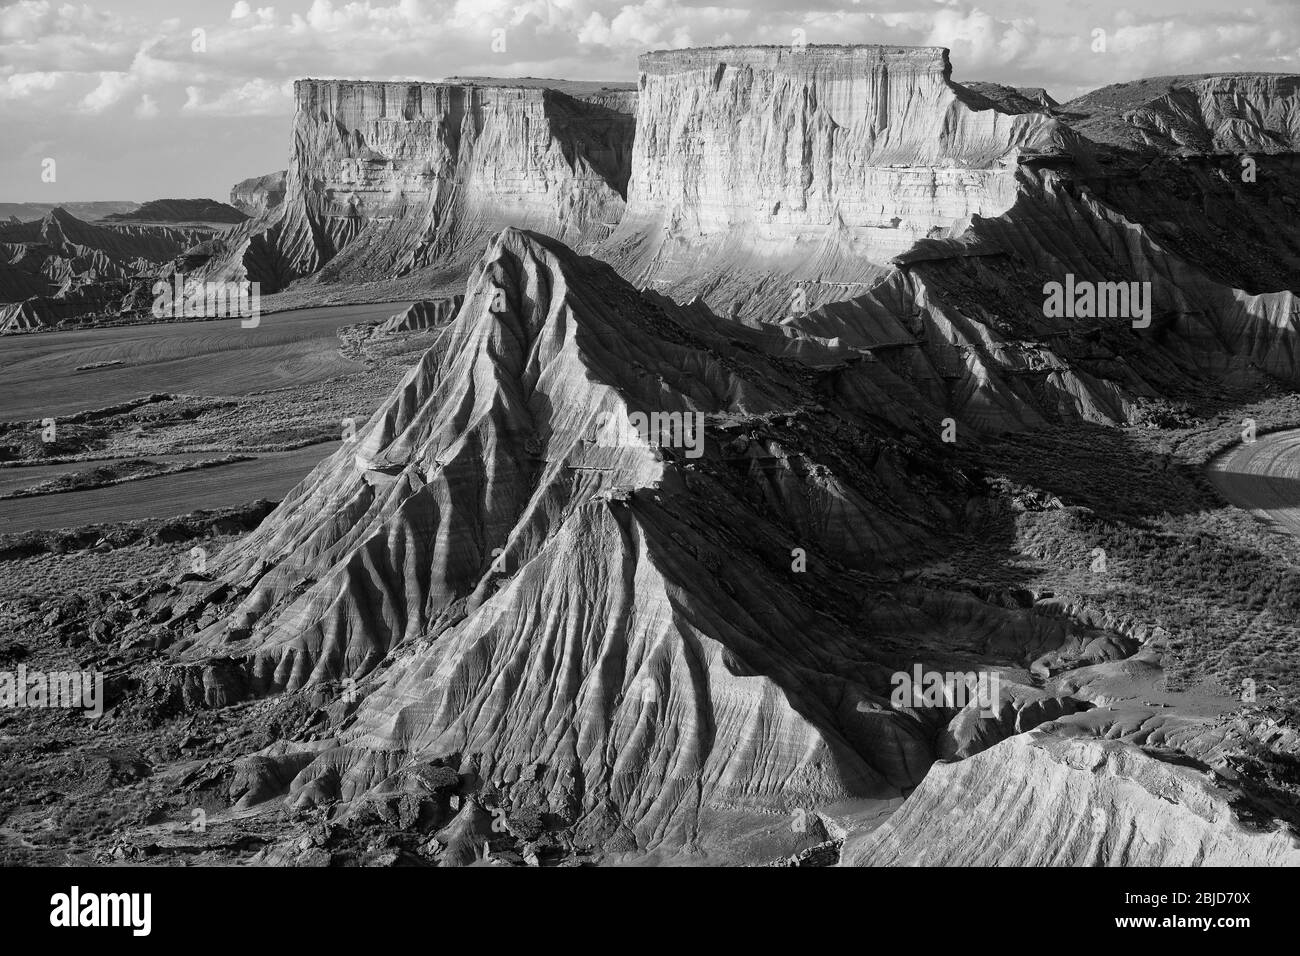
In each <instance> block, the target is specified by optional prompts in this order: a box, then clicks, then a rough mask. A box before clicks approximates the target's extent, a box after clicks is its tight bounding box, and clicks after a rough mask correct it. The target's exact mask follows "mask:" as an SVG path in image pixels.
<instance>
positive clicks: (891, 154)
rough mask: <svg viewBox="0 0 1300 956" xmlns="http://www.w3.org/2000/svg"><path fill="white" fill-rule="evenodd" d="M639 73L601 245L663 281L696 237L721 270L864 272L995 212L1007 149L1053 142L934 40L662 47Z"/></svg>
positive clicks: (1059, 143)
mask: <svg viewBox="0 0 1300 956" xmlns="http://www.w3.org/2000/svg"><path fill="white" fill-rule="evenodd" d="M640 69H641V77H640V93H639V97H638V108H637V136H636V144H635V148H634V155H633V161H632V167H633V173H632V179H631V182H630V184H629V187H628V210H627V212H626V214H625V215H624V218H623V222H622V223H621V224H620V227H619V229H618V230H617V232H616V236H615V240H613V241H612V243H611V246H610V247H609V249H610V251H609V254H610V255H611V256H612V257H613V258H614V259H615V260H616V261H619V262H620V265H621V267H622V268H623V270H624V271H625V272H627V273H629V274H631V275H633V276H635V277H637V278H639V279H640V280H641V281H647V282H651V283H654V284H655V285H658V286H660V287H661V288H666V287H673V286H677V287H678V288H679V290H681V284H682V283H683V282H690V281H693V280H691V279H690V278H689V277H691V276H693V275H697V274H698V273H699V271H700V269H699V264H700V259H701V252H702V250H703V249H704V248H706V247H714V248H713V250H712V255H713V258H712V260H711V262H712V263H716V264H718V265H719V266H720V267H723V266H725V267H727V268H731V267H732V266H736V265H740V266H743V267H746V268H754V269H756V270H758V271H762V270H765V269H769V268H776V269H777V270H782V269H785V270H787V271H789V272H790V273H791V275H792V276H793V277H794V278H796V279H798V278H809V279H823V280H826V281H832V282H844V281H849V282H852V281H868V280H869V279H870V278H872V265H871V264H872V263H874V264H875V269H876V271H877V272H878V271H879V267H880V266H882V265H883V264H885V263H888V261H889V260H890V259H891V258H892V257H893V256H895V255H897V254H898V253H900V252H903V251H905V250H907V249H908V248H910V247H911V246H912V245H913V243H915V242H916V241H917V240H919V239H924V238H927V237H937V236H946V235H952V234H954V233H956V232H959V231H961V230H962V229H964V228H965V225H966V224H967V223H968V222H969V221H970V217H971V216H972V215H983V216H989V215H996V214H998V213H1000V212H1002V211H1003V210H1004V209H1006V208H1008V207H1009V206H1010V204H1011V203H1012V202H1013V201H1014V197H1015V186H1014V176H1015V167H1016V161H1015V158H1016V156H1017V155H1018V154H1019V153H1020V152H1022V151H1023V152H1056V151H1060V150H1061V149H1062V148H1063V137H1064V135H1065V134H1064V133H1063V131H1062V130H1061V128H1060V127H1059V126H1058V124H1057V123H1056V121H1055V120H1054V119H1052V118H1051V117H1050V116H1047V115H1044V114H1039V113H1031V114H1025V115H1011V114H1009V113H1007V112H1004V111H1002V110H1000V109H997V108H993V105H992V104H991V103H990V102H989V101H987V100H984V99H982V98H979V97H975V96H972V95H970V94H969V93H968V92H967V91H966V90H965V89H964V88H963V87H961V86H959V85H957V84H955V83H953V82H951V80H950V79H949V77H950V74H951V66H950V64H949V61H948V51H947V50H945V49H943V48H941V47H916V48H909V47H889V46H808V47H805V48H803V49H794V48H789V47H717V48H708V49H693V50H670V51H658V52H654V53H647V54H645V55H643V56H642V57H641V59H640ZM980 106H983V107H985V108H982V109H981V108H979V107H980ZM864 260H865V261H864ZM687 291H694V292H700V293H702V294H705V295H706V296H707V295H708V294H709V292H710V289H709V288H708V286H707V283H706V284H699V283H696V284H695V285H694V287H693V288H692V289H691V290H687Z"/></svg>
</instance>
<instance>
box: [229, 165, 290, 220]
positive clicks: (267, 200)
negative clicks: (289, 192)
mask: <svg viewBox="0 0 1300 956" xmlns="http://www.w3.org/2000/svg"><path fill="white" fill-rule="evenodd" d="M288 175H289V173H288V170H284V169H282V170H280V171H279V172H276V173H267V174H266V175H265V176H252V177H250V178H249V179H245V180H242V181H241V182H238V183H235V185H234V186H232V187H230V205H232V206H234V207H235V208H236V209H238V210H239V211H240V212H242V213H244V214H245V215H246V216H250V217H252V218H254V219H255V218H257V217H258V216H260V215H262V214H263V213H266V212H270V211H271V210H272V209H274V208H275V207H277V206H278V205H280V203H282V202H284V193H285V180H286V177H287V176H288Z"/></svg>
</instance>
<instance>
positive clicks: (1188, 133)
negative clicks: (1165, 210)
mask: <svg viewBox="0 0 1300 956" xmlns="http://www.w3.org/2000/svg"><path fill="white" fill-rule="evenodd" d="M1061 110H1062V112H1063V113H1067V114H1072V116H1073V118H1072V120H1071V125H1072V126H1073V127H1074V128H1075V129H1077V130H1078V131H1079V132H1081V133H1082V134H1083V135H1085V136H1087V137H1089V138H1090V139H1095V140H1097V141H1098V142H1103V143H1109V144H1112V145H1117V146H1121V147H1124V148H1127V149H1136V150H1140V151H1142V152H1156V151H1159V152H1168V151H1171V150H1176V151H1180V152H1188V153H1224V152H1235V153H1244V152H1251V153H1282V152H1294V151H1295V150H1296V149H1297V148H1300V76H1296V75H1295V74H1284V73H1235V74H1215V75H1209V76H1160V77H1152V78H1150V79H1145V80H1138V81H1136V82H1132V83H1120V84H1117V85H1115V86H1107V87H1103V88H1102V89H1099V90H1093V91H1092V92H1091V93H1086V94H1084V95H1083V96H1080V97H1078V98H1077V99H1074V100H1071V101H1070V102H1069V103H1066V104H1065V105H1064V106H1063V107H1061Z"/></svg>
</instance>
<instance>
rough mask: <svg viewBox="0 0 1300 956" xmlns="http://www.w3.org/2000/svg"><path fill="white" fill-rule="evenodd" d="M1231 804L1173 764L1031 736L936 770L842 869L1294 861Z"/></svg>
mask: <svg viewBox="0 0 1300 956" xmlns="http://www.w3.org/2000/svg"><path fill="white" fill-rule="evenodd" d="M1238 799H1239V795H1238V794H1236V793H1235V792H1234V791H1232V790H1230V789H1228V788H1226V787H1225V786H1223V785H1222V781H1220V782H1219V783H1218V784H1216V783H1215V782H1214V781H1213V779H1212V775H1209V774H1207V773H1206V771H1205V770H1202V769H1198V768H1196V767H1194V766H1187V765H1185V762H1183V761H1177V760H1166V759H1160V757H1159V756H1158V755H1155V754H1153V753H1148V752H1144V751H1143V750H1140V749H1138V748H1137V747H1134V746H1132V745H1129V744H1127V743H1121V742H1118V741H1108V740H1092V739H1087V738H1080V737H1074V736H1064V737H1063V736H1058V735H1056V734H1053V733H1052V732H1050V731H1049V730H1038V731H1034V732H1031V733H1029V734H1024V735H1021V736H1017V737H1012V738H1011V739H1009V740H1006V741H1004V742H1003V743H1000V744H998V745H997V746H995V747H992V748H990V749H988V750H985V751H984V752H983V753H980V754H978V755H976V756H974V757H970V758H968V759H966V760H961V761H958V762H956V763H946V764H935V766H934V767H932V768H931V769H930V772H929V774H927V775H926V778H925V780H924V782H922V784H921V786H919V787H918V788H917V789H916V791H915V792H914V793H913V794H912V795H911V796H910V797H908V799H907V800H906V801H905V802H904V804H903V807H902V809H901V810H899V811H898V812H897V813H895V814H894V815H893V816H892V817H891V818H890V819H889V820H888V822H886V823H885V824H883V825H882V826H881V827H879V828H878V829H876V830H874V831H872V832H870V833H868V834H866V835H863V836H859V837H851V838H850V839H848V840H847V841H846V842H845V846H844V852H843V856H842V859H841V865H849V866H853V865H857V866H1300V842H1298V841H1297V840H1296V838H1295V836H1294V835H1293V834H1292V833H1288V832H1287V831H1286V830H1285V829H1282V828H1279V827H1276V826H1269V825H1262V826H1261V825H1259V824H1254V825H1251V824H1250V823H1248V822H1247V819H1245V818H1243V816H1242V814H1240V813H1238V812H1237V811H1236V809H1235V808H1234V806H1233V804H1234V802H1235V801H1236V800H1238Z"/></svg>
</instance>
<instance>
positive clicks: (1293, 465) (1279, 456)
mask: <svg viewBox="0 0 1300 956" xmlns="http://www.w3.org/2000/svg"><path fill="white" fill-rule="evenodd" d="M1209 474H1210V480H1211V481H1212V482H1214V486H1215V487H1216V488H1218V489H1219V493H1220V494H1222V495H1223V497H1225V498H1227V499H1228V500H1229V501H1230V502H1232V503H1233V504H1234V505H1236V506H1237V507H1239V508H1245V509H1246V510H1247V511H1252V512H1254V513H1255V514H1257V515H1260V516H1261V517H1264V518H1268V519H1270V520H1272V521H1274V522H1276V523H1277V524H1278V525H1280V526H1281V527H1283V528H1285V529H1286V530H1287V531H1290V532H1291V533H1292V534H1298V535H1300V429H1292V430H1290V431H1282V432H1273V433H1272V434H1269V435H1260V436H1259V439H1258V440H1257V441H1255V442H1254V443H1252V444H1244V443H1243V444H1240V445H1235V446H1233V447H1232V448H1229V449H1228V450H1227V451H1226V452H1224V453H1223V454H1221V455H1219V456H1218V457H1217V458H1215V459H1214V460H1213V461H1211V462H1210V467H1209Z"/></svg>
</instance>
